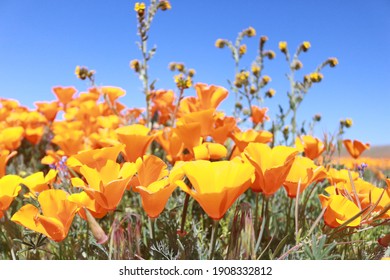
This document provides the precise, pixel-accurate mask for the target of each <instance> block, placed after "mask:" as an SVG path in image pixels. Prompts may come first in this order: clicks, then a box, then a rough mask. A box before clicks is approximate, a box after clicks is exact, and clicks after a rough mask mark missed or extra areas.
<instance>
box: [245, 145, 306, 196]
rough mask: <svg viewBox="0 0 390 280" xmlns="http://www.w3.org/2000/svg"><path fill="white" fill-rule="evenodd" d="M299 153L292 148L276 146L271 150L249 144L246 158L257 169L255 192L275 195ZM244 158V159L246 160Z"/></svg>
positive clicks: (246, 149)
mask: <svg viewBox="0 0 390 280" xmlns="http://www.w3.org/2000/svg"><path fill="white" fill-rule="evenodd" d="M296 154H298V151H297V150H296V149H295V148H292V147H286V146H276V147H274V148H273V149H271V148H270V147H269V146H268V145H266V144H262V143H249V145H248V146H247V147H246V148H245V150H244V156H245V158H247V159H248V160H249V162H250V163H251V164H252V165H253V166H254V167H255V169H256V181H255V182H254V184H253V185H252V186H251V188H252V190H253V191H254V192H262V193H264V194H265V195H273V194H274V193H276V192H277V191H278V189H279V188H280V187H281V186H282V184H283V183H284V181H285V180H286V177H287V175H288V173H289V172H290V169H291V166H292V164H293V162H294V158H295V155H296ZM245 158H244V159H245Z"/></svg>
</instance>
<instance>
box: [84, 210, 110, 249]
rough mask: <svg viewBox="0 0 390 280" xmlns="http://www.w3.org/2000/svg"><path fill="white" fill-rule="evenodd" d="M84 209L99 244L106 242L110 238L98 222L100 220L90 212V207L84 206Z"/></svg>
mask: <svg viewBox="0 0 390 280" xmlns="http://www.w3.org/2000/svg"><path fill="white" fill-rule="evenodd" d="M84 211H85V215H86V216H87V221H88V225H89V228H90V229H91V232H92V234H93V236H94V237H95V239H96V241H97V243H98V244H103V243H105V242H106V241H107V240H108V236H107V235H106V233H105V232H104V230H103V229H102V228H101V226H100V225H99V224H98V222H97V221H96V220H95V218H94V217H93V216H92V214H91V213H89V211H88V209H86V208H84Z"/></svg>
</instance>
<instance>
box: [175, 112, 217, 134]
mask: <svg viewBox="0 0 390 280" xmlns="http://www.w3.org/2000/svg"><path fill="white" fill-rule="evenodd" d="M214 112H215V109H208V110H203V111H197V112H192V113H188V114H186V115H184V116H182V117H181V118H179V119H178V120H177V126H179V125H189V124H193V123H198V124H200V135H201V136H203V137H207V136H209V135H211V132H212V130H213V126H214V117H213V115H214Z"/></svg>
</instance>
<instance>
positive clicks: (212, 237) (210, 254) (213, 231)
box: [209, 220, 219, 260]
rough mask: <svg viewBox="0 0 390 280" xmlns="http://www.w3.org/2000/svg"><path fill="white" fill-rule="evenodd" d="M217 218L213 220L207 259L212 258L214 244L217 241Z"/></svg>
mask: <svg viewBox="0 0 390 280" xmlns="http://www.w3.org/2000/svg"><path fill="white" fill-rule="evenodd" d="M218 225H219V221H218V220H213V229H212V232H211V241H210V245H211V246H210V251H209V260H212V259H213V258H214V251H215V244H216V242H217V231H218Z"/></svg>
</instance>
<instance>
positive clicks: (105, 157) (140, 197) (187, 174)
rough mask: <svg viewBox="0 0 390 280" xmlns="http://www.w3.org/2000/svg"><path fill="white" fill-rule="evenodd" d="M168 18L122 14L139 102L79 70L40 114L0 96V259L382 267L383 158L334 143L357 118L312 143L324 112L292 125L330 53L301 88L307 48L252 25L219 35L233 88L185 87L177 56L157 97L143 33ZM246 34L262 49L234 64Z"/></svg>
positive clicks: (388, 207) (386, 206) (385, 233)
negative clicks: (269, 70) (134, 52)
mask: <svg viewBox="0 0 390 280" xmlns="http://www.w3.org/2000/svg"><path fill="white" fill-rule="evenodd" d="M170 9H171V4H170V2H169V1H166V0H151V1H150V2H149V3H143V2H138V3H136V4H135V6H134V10H133V11H132V12H133V16H135V17H136V18H137V23H138V24H137V27H136V29H137V34H138V35H139V42H138V43H139V44H138V46H139V52H140V53H139V57H140V59H133V60H131V61H130V65H129V71H132V72H133V74H134V75H136V76H138V78H139V80H140V82H141V87H142V91H141V92H138V93H132V94H139V95H142V96H143V98H144V100H145V106H144V107H143V108H138V107H132V106H133V105H132V104H125V103H123V102H122V101H121V98H122V97H123V96H124V95H126V91H125V90H124V89H122V88H120V87H115V86H100V85H98V82H97V81H96V79H97V78H96V75H95V70H92V69H89V68H88V67H87V66H75V73H70V75H75V79H80V80H84V81H86V82H88V83H89V87H88V88H86V89H76V88H75V87H73V86H55V87H53V88H52V93H53V99H54V100H53V101H39V102H35V108H34V109H29V108H27V107H26V106H24V105H23V104H20V103H19V101H18V100H13V99H6V98H0V128H1V129H0V259H3V260H10V259H17V260H25V259H28V260H32V259H45V260H128V259H131V260H207V259H226V260H269V259H271V260H307V259H317V260H318V259H319V260H328V259H336V260H338V259H343V260H344V259H347V260H355V259H358V260H374V259H375V260H379V259H383V260H385V259H389V258H390V247H389V245H390V230H389V228H390V227H389V225H390V178H389V176H390V159H389V158H372V157H365V152H366V151H367V150H369V149H370V148H371V147H370V144H369V143H364V142H362V141H359V139H347V138H345V137H344V136H345V132H346V131H347V130H348V129H352V128H353V125H354V124H353V120H352V119H349V118H343V119H342V120H341V121H340V123H338V124H336V125H337V127H338V129H337V132H336V133H334V134H330V133H325V134H324V135H322V137H316V136H314V135H313V129H314V127H315V126H316V125H318V123H320V122H321V115H315V116H313V117H312V119H310V120H306V122H304V123H299V122H298V118H297V116H298V115H299V107H300V105H301V103H302V102H304V99H305V97H306V95H308V94H310V89H311V88H312V87H315V86H316V84H318V83H321V82H322V80H323V77H324V76H323V75H324V74H323V72H322V70H323V69H325V68H334V67H337V65H338V60H337V58H335V57H330V58H327V59H325V60H324V61H319V62H318V65H319V66H318V67H317V68H316V69H315V70H314V71H311V72H308V73H307V74H305V75H304V76H303V79H296V78H295V77H297V76H296V75H295V74H296V73H297V72H298V71H300V72H302V71H305V70H304V69H303V64H302V62H301V60H300V55H302V54H303V53H306V52H307V53H308V54H307V55H310V49H311V44H310V42H308V41H304V42H302V43H301V44H300V45H298V46H293V47H291V46H290V45H288V43H287V42H285V41H281V42H279V49H278V50H269V49H268V47H267V41H268V38H267V37H266V36H257V34H256V30H255V29H254V28H253V27H248V28H245V29H243V30H242V31H241V32H239V33H238V35H237V37H236V39H235V40H234V41H229V40H227V39H216V41H215V47H216V48H219V49H221V52H226V53H227V57H229V55H231V57H232V58H233V60H234V65H235V68H234V71H235V75H234V76H233V77H226V78H227V79H229V86H230V87H229V88H225V87H222V86H219V85H213V84H206V83H203V82H202V81H196V82H195V80H196V71H195V69H192V68H188V67H187V66H186V65H185V64H184V63H181V62H172V63H171V64H169V66H168V68H169V70H170V71H172V73H173V75H174V82H175V88H174V89H171V90H166V89H159V88H158V87H157V86H158V83H155V81H154V79H153V78H152V77H150V61H151V60H152V59H153V56H154V55H158V51H157V50H156V48H154V47H153V48H150V47H149V44H148V40H149V32H150V29H151V26H152V22H153V21H154V20H155V16H156V15H157V14H159V15H158V16H169V15H168V13H169V10H170ZM160 13H161V15H160ZM166 13H167V14H166ZM247 39H251V40H258V42H259V44H258V50H257V55H256V57H255V58H254V60H253V62H252V63H251V65H246V66H245V67H244V68H243V69H248V70H239V69H241V68H242V65H241V64H240V63H241V58H242V57H243V56H244V55H246V54H247V46H246V44H244V43H243V42H244V40H247ZM293 49H296V50H295V52H293ZM276 55H278V56H282V57H283V58H285V60H286V63H287V64H288V69H289V71H290V72H289V73H288V74H287V75H286V76H287V79H288V80H289V84H290V88H289V89H287V94H286V96H285V98H286V100H287V104H288V107H286V108H283V107H281V106H280V112H279V113H278V114H277V115H276V116H275V117H274V118H271V117H270V116H269V115H268V110H269V109H268V108H267V101H268V100H270V99H272V98H273V97H274V96H275V94H282V93H279V92H278V93H277V92H276V91H275V90H274V89H273V88H272V79H271V77H270V76H268V75H266V74H264V68H265V67H266V64H267V63H268V62H269V61H271V60H273V59H274V58H275V57H276ZM239 66H240V67H239ZM328 70H329V71H331V69H328ZM193 93H194V94H193ZM228 98H229V99H232V100H234V103H233V104H234V107H233V108H231V111H229V112H228V111H224V110H222V109H221V106H220V105H221V103H222V102H223V101H224V100H226V99H228ZM340 117H342V116H340ZM342 151H343V152H344V154H343V156H341V154H342ZM366 153H367V152H366Z"/></svg>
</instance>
